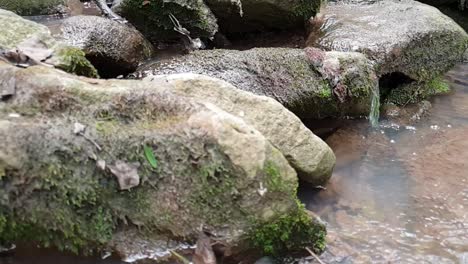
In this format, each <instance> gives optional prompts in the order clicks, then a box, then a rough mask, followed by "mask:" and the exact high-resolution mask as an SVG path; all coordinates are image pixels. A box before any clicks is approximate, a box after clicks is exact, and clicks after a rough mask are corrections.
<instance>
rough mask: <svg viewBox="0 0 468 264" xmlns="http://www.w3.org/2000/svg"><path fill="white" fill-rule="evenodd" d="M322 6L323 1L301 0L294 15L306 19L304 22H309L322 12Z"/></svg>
mask: <svg viewBox="0 0 468 264" xmlns="http://www.w3.org/2000/svg"><path fill="white" fill-rule="evenodd" d="M321 4H322V1H321V0H317V1H311V0H301V1H299V3H298V4H297V5H296V7H295V10H294V13H295V15H296V16H297V17H300V18H302V19H304V21H307V20H308V19H310V18H311V17H313V16H315V14H316V13H317V12H318V11H319V10H320V6H321Z"/></svg>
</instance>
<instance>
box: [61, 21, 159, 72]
mask: <svg viewBox="0 0 468 264" xmlns="http://www.w3.org/2000/svg"><path fill="white" fill-rule="evenodd" d="M56 37H57V38H58V39H60V40H62V41H63V42H64V43H66V44H67V45H69V46H72V47H77V48H79V49H82V50H83V51H84V52H85V54H86V57H87V58H88V59H89V60H90V61H91V63H93V65H94V66H95V67H96V68H97V69H98V71H99V73H100V76H102V77H116V76H118V75H126V74H129V73H131V72H133V71H134V70H136V68H137V67H138V65H139V63H140V62H142V61H144V60H146V59H148V58H150V57H151V55H152V53H153V47H152V45H151V44H150V43H149V42H148V41H147V40H146V39H145V38H144V37H143V35H142V34H141V33H140V32H138V31H137V30H135V29H134V28H132V27H129V26H127V25H124V24H121V23H118V22H115V21H112V20H110V19H106V18H102V17H97V16H73V17H70V18H67V19H65V20H64V21H63V22H62V23H61V25H60V27H59V29H58V32H57V34H56Z"/></svg>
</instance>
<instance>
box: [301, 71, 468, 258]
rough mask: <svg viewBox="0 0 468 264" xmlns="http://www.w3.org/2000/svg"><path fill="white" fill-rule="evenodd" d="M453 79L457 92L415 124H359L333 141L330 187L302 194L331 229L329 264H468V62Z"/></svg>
mask: <svg viewBox="0 0 468 264" xmlns="http://www.w3.org/2000/svg"><path fill="white" fill-rule="evenodd" d="M447 80H448V81H449V82H450V84H451V87H452V88H453V90H454V91H453V93H452V94H450V95H446V96H439V97H437V98H435V99H434V100H433V101H432V108H431V110H430V112H429V114H428V115H427V116H425V117H424V116H423V117H421V119H420V120H419V122H417V123H416V124H414V125H413V126H411V125H409V124H408V123H407V122H405V120H407V119H408V118H395V119H394V121H385V120H382V121H381V122H380V124H379V126H378V128H377V129H371V128H370V126H369V124H368V123H367V122H358V123H356V122H354V123H351V124H349V125H345V126H344V127H342V128H341V129H339V130H338V131H337V132H336V133H334V134H333V135H332V136H330V137H329V138H328V139H327V142H328V143H329V144H330V146H331V147H332V148H333V149H334V151H335V153H336V155H337V159H338V162H337V166H336V169H335V172H334V175H333V177H332V180H331V182H330V184H329V185H328V186H327V189H326V190H321V191H318V190H313V189H312V188H310V187H304V186H303V188H302V189H301V191H300V196H301V197H300V198H301V199H302V201H304V202H305V203H306V205H307V207H308V208H309V209H310V210H312V211H314V212H316V213H317V214H318V215H319V216H320V217H321V218H322V219H323V220H325V221H326V222H327V223H328V229H329V233H330V234H329V236H328V240H329V246H328V249H327V251H326V252H325V254H323V255H322V256H321V258H322V259H323V261H324V262H325V263H462V264H468V64H465V65H459V66H457V67H456V68H455V69H453V70H452V71H451V72H450V73H448V74H447Z"/></svg>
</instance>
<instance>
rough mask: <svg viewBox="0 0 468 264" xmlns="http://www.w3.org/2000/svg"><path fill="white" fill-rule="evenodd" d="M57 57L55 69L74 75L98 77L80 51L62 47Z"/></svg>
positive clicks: (94, 69)
mask: <svg viewBox="0 0 468 264" xmlns="http://www.w3.org/2000/svg"><path fill="white" fill-rule="evenodd" d="M57 56H58V58H57V59H58V63H57V64H56V65H55V67H57V68H59V69H62V70H64V71H66V72H69V73H74V74H76V75H82V76H86V77H92V78H98V77H99V75H98V72H97V70H96V68H94V66H93V65H92V64H91V62H89V61H88V59H86V57H85V56H86V54H85V53H84V52H83V51H82V50H81V49H78V48H73V47H64V48H62V49H59V50H58V52H57Z"/></svg>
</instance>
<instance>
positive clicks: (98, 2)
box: [94, 0, 127, 24]
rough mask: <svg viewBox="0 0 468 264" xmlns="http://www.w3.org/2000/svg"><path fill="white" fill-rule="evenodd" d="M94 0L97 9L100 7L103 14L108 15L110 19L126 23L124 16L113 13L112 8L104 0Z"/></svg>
mask: <svg viewBox="0 0 468 264" xmlns="http://www.w3.org/2000/svg"><path fill="white" fill-rule="evenodd" d="M94 1H95V2H96V5H97V6H98V7H99V9H101V11H102V13H103V14H104V15H105V16H107V17H109V18H110V19H112V20H115V21H117V22H120V23H122V24H125V23H127V20H125V18H123V17H121V16H119V15H117V14H116V13H114V11H112V9H110V8H109V6H108V5H107V2H106V0H94Z"/></svg>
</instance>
